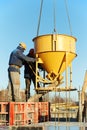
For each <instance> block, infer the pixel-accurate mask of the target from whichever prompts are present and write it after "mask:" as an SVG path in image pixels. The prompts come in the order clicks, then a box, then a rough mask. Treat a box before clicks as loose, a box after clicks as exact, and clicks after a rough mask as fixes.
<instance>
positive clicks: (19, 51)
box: [8, 42, 36, 101]
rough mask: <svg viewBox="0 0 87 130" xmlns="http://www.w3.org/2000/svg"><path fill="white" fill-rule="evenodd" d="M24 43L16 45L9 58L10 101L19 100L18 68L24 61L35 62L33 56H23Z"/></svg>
mask: <svg viewBox="0 0 87 130" xmlns="http://www.w3.org/2000/svg"><path fill="white" fill-rule="evenodd" d="M25 50H26V44H25V43H23V42H21V43H20V44H19V45H18V47H17V48H16V49H15V50H13V51H12V53H11V54H10V59H9V67H8V77H9V84H8V90H9V97H10V100H12V101H20V68H21V67H22V65H23V63H24V61H26V62H35V61H36V59H35V58H31V57H28V56H25V55H24V54H23V52H24V51H25Z"/></svg>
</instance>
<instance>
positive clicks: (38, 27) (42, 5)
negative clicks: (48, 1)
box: [37, 0, 43, 36]
mask: <svg viewBox="0 0 87 130" xmlns="http://www.w3.org/2000/svg"><path fill="white" fill-rule="evenodd" d="M42 6H43V0H41V7H40V15H39V19H38V27H37V36H38V35H39V28H40V21H41V14H42Z"/></svg>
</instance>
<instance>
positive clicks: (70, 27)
mask: <svg viewBox="0 0 87 130" xmlns="http://www.w3.org/2000/svg"><path fill="white" fill-rule="evenodd" d="M65 7H66V13H67V17H68V22H69V28H70V33H71V36H72V27H71V22H70V17H69V12H68V6H67V0H65Z"/></svg>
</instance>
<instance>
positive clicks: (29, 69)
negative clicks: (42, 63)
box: [24, 48, 36, 101]
mask: <svg viewBox="0 0 87 130" xmlns="http://www.w3.org/2000/svg"><path fill="white" fill-rule="evenodd" d="M27 56H28V57H32V58H35V54H34V49H33V48H32V49H30V51H29V53H28V54H27ZM24 66H25V69H24V78H25V84H26V89H25V94H26V101H27V100H28V98H30V85H31V80H32V81H33V84H34V86H35V70H36V63H35V62H34V63H31V62H30V63H27V62H25V64H24Z"/></svg>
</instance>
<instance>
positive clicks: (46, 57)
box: [33, 34, 76, 75]
mask: <svg viewBox="0 0 87 130" xmlns="http://www.w3.org/2000/svg"><path fill="white" fill-rule="evenodd" d="M33 41H34V49H35V53H36V54H38V57H39V58H40V59H41V61H42V62H43V64H42V65H43V68H44V69H45V70H46V71H47V73H48V74H54V75H58V74H61V73H63V72H64V70H65V69H66V67H67V66H68V65H69V64H70V63H71V62H72V60H73V59H74V58H75V57H76V53H75V51H76V38H75V37H72V36H69V35H62V34H48V35H41V36H38V37H35V38H34V39H33Z"/></svg>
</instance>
